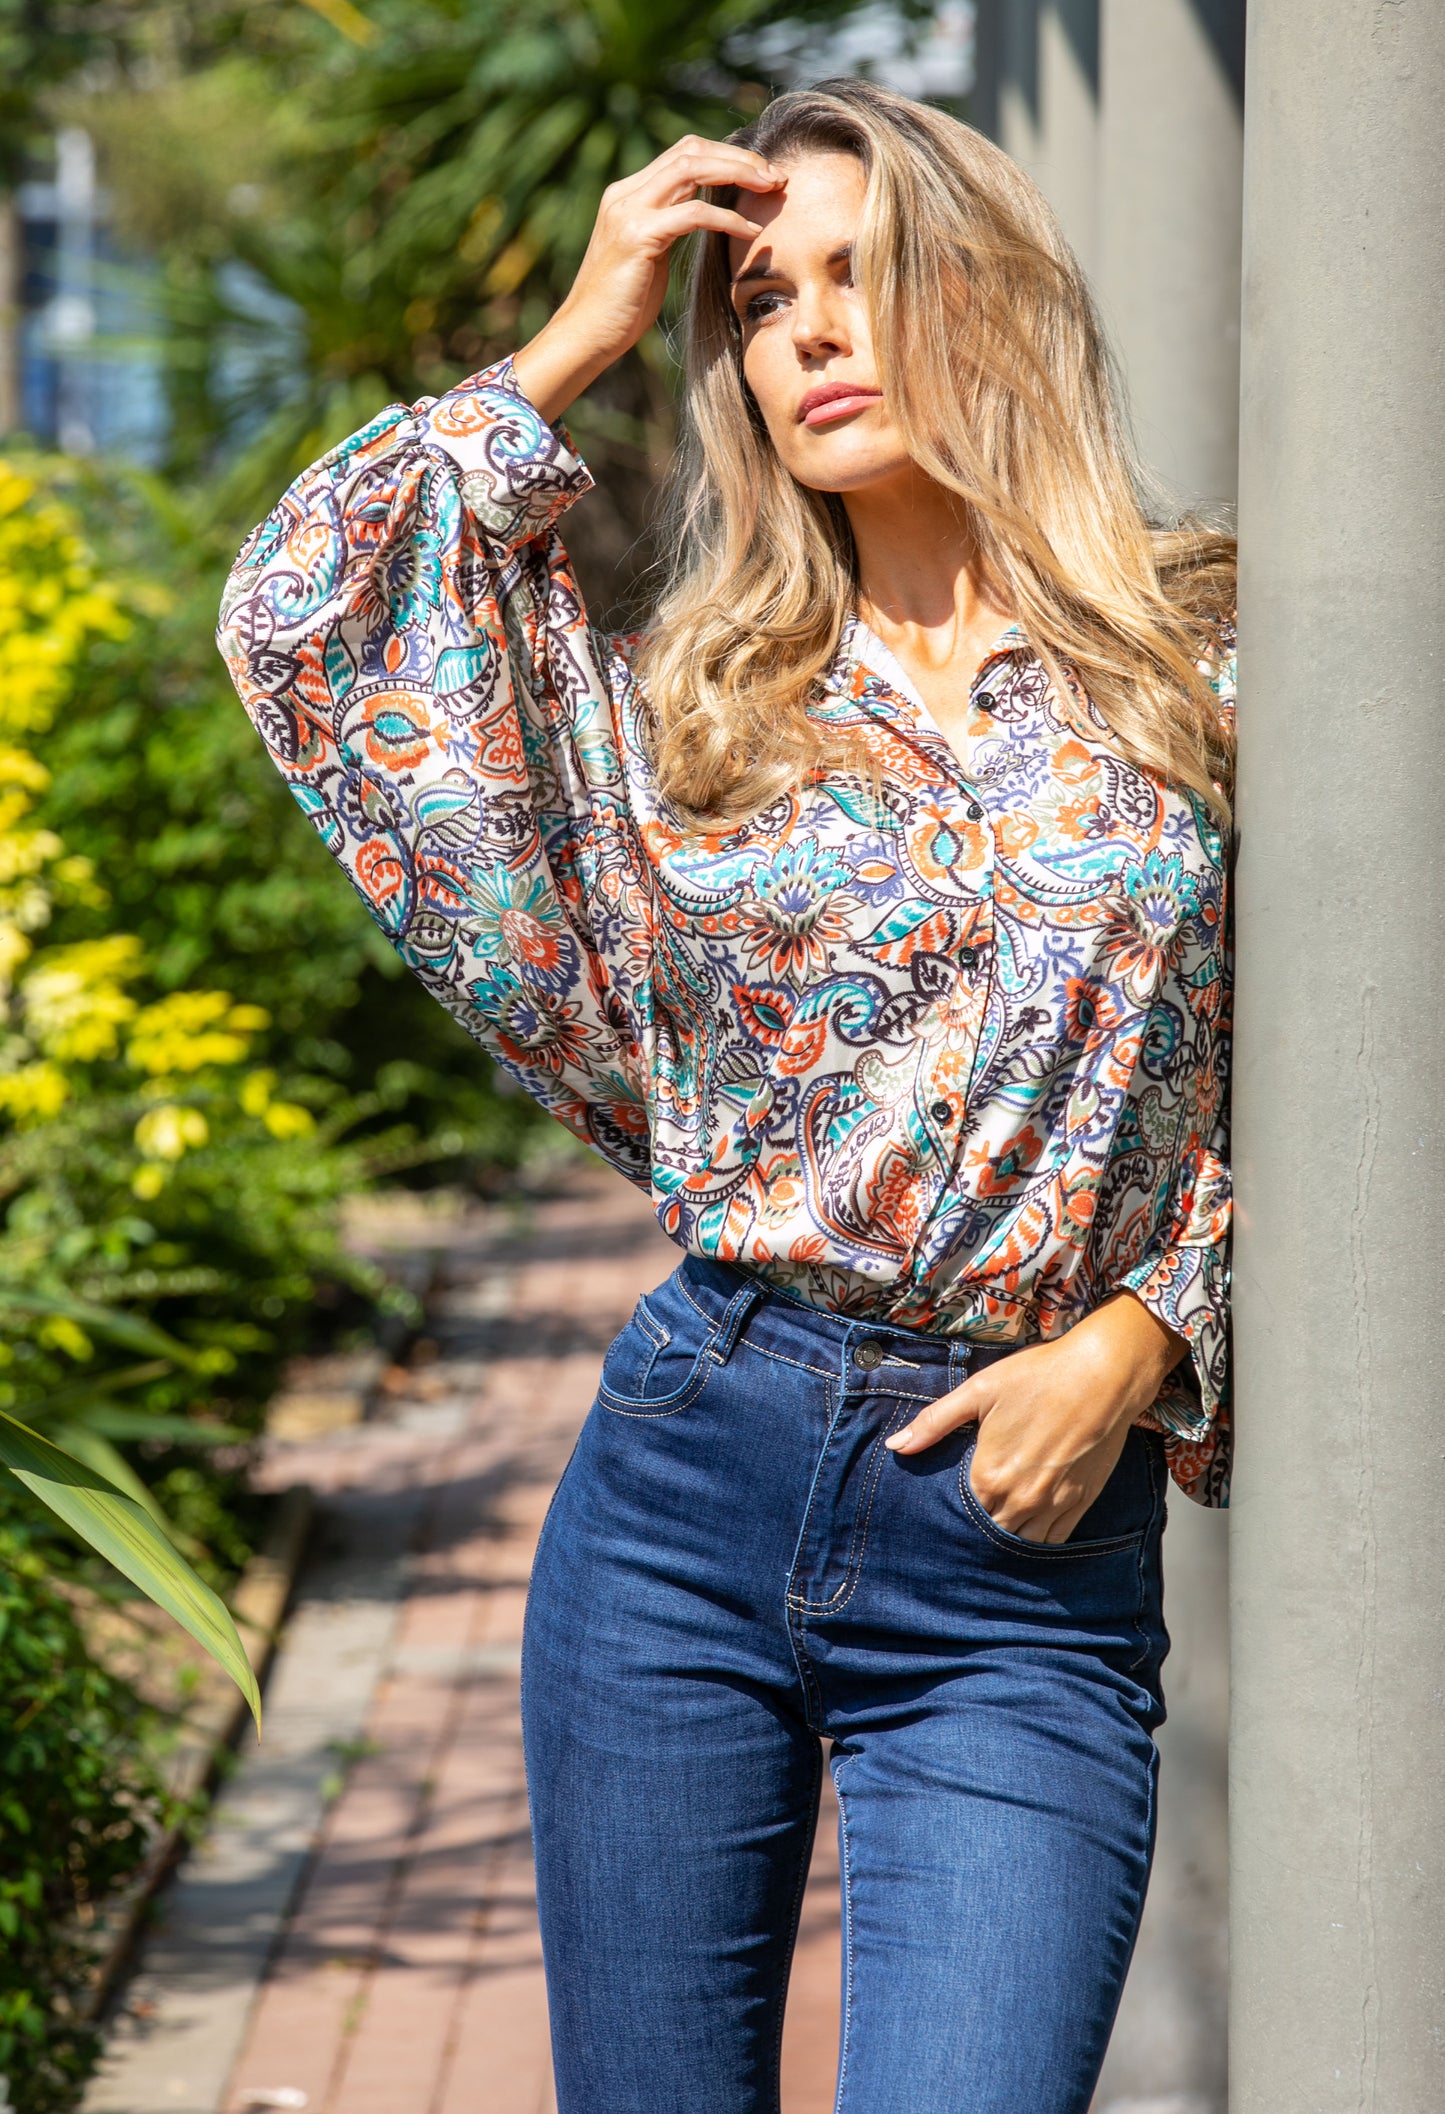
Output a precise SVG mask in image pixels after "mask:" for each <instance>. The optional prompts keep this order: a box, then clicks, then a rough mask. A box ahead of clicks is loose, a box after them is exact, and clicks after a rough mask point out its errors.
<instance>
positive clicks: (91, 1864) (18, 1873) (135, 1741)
mask: <svg viewBox="0 0 1445 2114" xmlns="http://www.w3.org/2000/svg"><path fill="white" fill-rule="evenodd" d="M145 1730H146V1728H145V1720H144V1713H143V1712H142V1711H141V1709H140V1707H139V1706H138V1705H137V1703H136V1701H135V1699H134V1697H133V1696H132V1695H131V1693H130V1691H129V1690H128V1689H127V1688H126V1687H125V1686H124V1684H122V1683H120V1682H117V1681H115V1680H112V1679H111V1678H110V1677H109V1676H108V1675H107V1674H105V1673H104V1672H102V1671H101V1670H100V1669H99V1668H98V1667H97V1666H96V1665H94V1664H93V1663H92V1661H91V1660H90V1658H89V1657H88V1656H87V1654H86V1650H85V1646H84V1643H83V1641H82V1639H81V1635H80V1632H79V1630H78V1628H77V1626H76V1622H75V1618H74V1615H73V1614H72V1612H71V1609H70V1607H69V1605H68V1604H67V1602H66V1600H65V1599H64V1598H63V1597H62V1596H61V1595H60V1593H58V1592H57V1591H56V1590H55V1587H54V1586H53V1585H52V1584H51V1583H49V1581H48V1580H47V1578H46V1576H45V1567H44V1565H43V1563H42V1562H41V1559H40V1557H39V1555H38V1554H37V1552H36V1550H35V1548H34V1547H33V1546H32V1542H31V1532H30V1529H29V1526H28V1523H27V1522H26V1521H25V1520H23V1519H21V1518H18V1517H16V1516H15V1514H14V1511H13V1508H12V1507H11V1506H10V1504H9V1502H8V1499H7V1497H6V1494H5V1492H4V1490H3V1489H0V2073H3V2074H4V2075H7V2076H8V2077H9V2079H10V2092H11V2097H12V2099H13V2101H14V2103H15V2105H16V2106H17V2107H18V2108H20V2109H22V2110H23V2114H63V2110H65V2109H68V2108H69V2107H71V2106H72V2105H73V2104H74V2099H75V2096H76V2092H77V2090H78V2087H79V2085H80V2084H81V2082H82V2081H83V2079H84V2078H85V2076H86V2075H87V2073H88V2071H89V2069H90V2066H91V2063H92V2060H93V2056H94V2039H95V2037H94V2035H93V2034H92V2033H91V2032H90V2031H89V2029H88V2028H87V2027H85V2026H84V2025H82V2024H81V2023H80V2021H79V2019H78V2018H77V2016H76V2013H75V2009H74V2005H75V2002H76V1999H77V1998H78V1997H79V1996H80V1994H81V1992H82V1990H83V1986H84V1981H85V1970H86V1962H87V1955H86V1952H85V1948H84V1944H83V1932H82V1930H81V1928H80V1927H79V1926H82V1925H83V1921H84V1919H85V1917H86V1916H87V1914H88V1912H89V1909H90V1905H91V1904H92V1903H94V1902H97V1901H100V1900H101V1899H103V1898H104V1896H105V1895H106V1894H108V1893H109V1892H110V1891H111V1890H112V1889H113V1888H114V1887H115V1886H117V1885H119V1884H120V1883H121V1882H122V1881H123V1880H124V1879H126V1878H127V1877H128V1876H129V1875H130V1874H131V1873H132V1872H133V1871H134V1870H135V1869H136V1867H137V1865H138V1864H139V1863H140V1862H141V1860H142V1858H143V1857H144V1855H145V1851H146V1846H147V1842H148V1840H149V1837H150V1833H151V1830H152V1829H153V1827H154V1826H155V1824H156V1822H157V1820H158V1818H159V1815H160V1808H161V1800H160V1794H159V1790H158V1787H157V1784H156V1782H155V1779H154V1777H153V1775H152V1774H151V1771H150V1769H149V1766H148V1764H147V1763H146V1761H145V1759H144V1749H145V1744H146V1742H145Z"/></svg>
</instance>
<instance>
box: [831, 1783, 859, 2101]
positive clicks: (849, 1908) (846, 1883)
mask: <svg viewBox="0 0 1445 2114" xmlns="http://www.w3.org/2000/svg"><path fill="white" fill-rule="evenodd" d="M856 1760H857V1756H856V1755H852V1754H845V1755H844V1757H843V1759H842V1761H841V1762H839V1764H838V1766H837V1768H836V1769H834V1771H833V1793H834V1796H835V1797H836V1799H837V1801H838V1838H839V1842H840V1844H841V1846H842V1852H843V1854H842V1857H841V1858H840V1859H839V1863H840V1864H841V1866H842V1879H843V2022H842V2032H841V2033H840V2034H839V2036H838V2093H837V2097H836V2098H835V2100H834V2102H833V2114H843V2093H844V2089H845V2087H846V2085H847V2082H848V2056H849V2053H850V2051H851V2046H852V2039H853V1857H852V1838H851V1836H850V1835H849V1833H848V1802H847V1800H846V1799H845V1798H844V1796H843V1771H844V1770H845V1769H846V1768H847V1766H848V1764H849V1763H850V1762H852V1761H856Z"/></svg>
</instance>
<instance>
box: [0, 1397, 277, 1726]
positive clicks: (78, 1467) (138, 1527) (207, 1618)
mask: <svg viewBox="0 0 1445 2114" xmlns="http://www.w3.org/2000/svg"><path fill="white" fill-rule="evenodd" d="M0 1465H3V1466H4V1467H6V1468H8V1469H9V1470H10V1471H11V1473H12V1474H13V1475H15V1476H17V1477H18V1478H19V1480H20V1481H21V1482H22V1483H23V1484H24V1485H25V1487H26V1489H27V1490H29V1491H30V1492H31V1493H32V1494H33V1495H34V1496H35V1497H38V1498H39V1499H40V1501H41V1503H42V1504H44V1505H48V1506H49V1507H50V1509H51V1511H52V1512H54V1513H55V1514H56V1515H57V1517H58V1518H60V1519H63V1520H64V1522H65V1524H66V1526H67V1527H69V1528H70V1529H71V1530H72V1531H73V1532H74V1533H76V1534H78V1535H80V1536H81V1537H82V1539H83V1540H85V1541H87V1542H89V1544H90V1546H91V1547H92V1548H93V1549H95V1550H97V1551H98V1552H99V1554H100V1555H102V1556H104V1557H105V1558H106V1560H107V1561H108V1562H109V1563H113V1564H114V1565H115V1568H116V1569H117V1570H118V1571H120V1572H122V1573H123V1574H124V1575H125V1577H127V1578H128V1579H129V1580H130V1581H131V1583H132V1585H137V1586H139V1587H140V1589H141V1591H142V1592H143V1593H144V1594H146V1595H147V1597H148V1598H149V1599H151V1600H153V1601H154V1602H155V1603H156V1606H157V1607H161V1608H164V1609H165V1611H166V1613H167V1614H168V1615H173V1616H174V1617H175V1619H176V1621H177V1622H179V1623H180V1625H181V1627H182V1629H185V1630H189V1631H190V1633H191V1635H192V1636H193V1637H194V1638H195V1640H196V1642H197V1643H198V1644H201V1645H204V1647H205V1649H206V1650H207V1651H208V1652H209V1653H210V1655H211V1657H212V1658H213V1659H214V1660H215V1661H216V1663H217V1665H218V1666H219V1667H221V1669H222V1671H223V1672H225V1673H227V1674H229V1675H230V1677H231V1679H232V1680H233V1681H234V1682H235V1684H236V1686H237V1688H239V1689H240V1691H241V1693H242V1695H243V1696H244V1697H245V1699H246V1701H247V1703H248V1704H249V1706H250V1710H251V1715H252V1716H253V1717H254V1718H255V1720H256V1726H257V1729H258V1730H259V1729H260V1724H261V1693H260V1690H259V1689H258V1687H257V1685H256V1676H255V1674H254V1672H253V1671H252V1668H251V1662H250V1660H249V1659H248V1658H247V1657H246V1652H245V1647H244V1646H243V1645H242V1643H241V1639H240V1637H239V1636H238V1635H237V1633H236V1625H235V1623H234V1622H233V1621H232V1620H231V1617H230V1615H229V1613H228V1612H227V1609H226V1607H225V1604H224V1602H222V1601H221V1600H219V1599H218V1598H217V1596H216V1595H215V1594H214V1593H213V1592H212V1591H211V1589H210V1587H209V1586H208V1585H206V1584H205V1583H204V1582H203V1580H201V1579H199V1578H198V1577H197V1576H196V1574H195V1572H194V1571H193V1570H192V1569H191V1567H190V1565H189V1564H188V1563H187V1562H186V1560H185V1558H184V1557H183V1556H180V1555H178V1554H177V1552H176V1551H175V1550H174V1549H173V1548H172V1547H171V1545H170V1543H169V1542H168V1541H167V1540H166V1538H165V1536H164V1535H163V1534H162V1533H161V1531H160V1529H159V1527H157V1526H156V1524H155V1522H154V1521H153V1520H152V1519H151V1517H150V1515H149V1513H148V1512H147V1511H146V1510H145V1508H144V1507H143V1506H141V1505H138V1504H137V1503H136V1501H135V1499H134V1498H130V1497H127V1496H125V1494H124V1493H123V1492H122V1491H119V1490H117V1489H116V1487H115V1485H114V1484H113V1483H109V1482H107V1481H106V1479H105V1477H104V1476H102V1475H98V1474H97V1473H96V1472H95V1470H94V1469H93V1468H87V1467H86V1466H85V1465H84V1464H83V1463H82V1462H80V1461H77V1460H76V1459H75V1457H74V1456H73V1455H72V1454H68V1453H63V1452H62V1451H61V1449H60V1448H59V1447H58V1446H52V1445H51V1443H50V1441H49V1440H48V1439H43V1438H41V1436H40V1434H39V1432H36V1431H31V1430H30V1428H29V1427H28V1426H27V1425H25V1424H17V1423H16V1421H15V1419H14V1418H13V1417H7V1416H6V1415H5V1413H4V1411H3V1410H0Z"/></svg>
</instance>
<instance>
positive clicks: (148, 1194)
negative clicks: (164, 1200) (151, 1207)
mask: <svg viewBox="0 0 1445 2114" xmlns="http://www.w3.org/2000/svg"><path fill="white" fill-rule="evenodd" d="M168 1176H169V1169H168V1168H165V1167H158V1166H157V1165H156V1163H155V1161H154V1160H147V1161H145V1162H144V1164H143V1165H142V1166H140V1167H137V1169H136V1171H135V1173H134V1174H133V1175H132V1176H131V1178H130V1186H131V1188H132V1190H133V1191H134V1192H135V1194H136V1195H137V1196H138V1197H139V1198H140V1199H141V1201H142V1203H145V1204H149V1203H151V1202H152V1201H153V1200H154V1198H156V1197H158V1196H159V1195H160V1193H161V1191H162V1190H163V1189H164V1188H165V1186H166V1181H167V1179H168Z"/></svg>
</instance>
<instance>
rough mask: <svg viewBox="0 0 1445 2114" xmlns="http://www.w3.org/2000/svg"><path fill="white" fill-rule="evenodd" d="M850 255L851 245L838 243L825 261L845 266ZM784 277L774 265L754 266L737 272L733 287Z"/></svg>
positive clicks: (849, 243)
mask: <svg viewBox="0 0 1445 2114" xmlns="http://www.w3.org/2000/svg"><path fill="white" fill-rule="evenodd" d="M852 254H853V245H852V243H851V242H840V243H839V245H838V247H837V249H835V250H833V251H832V252H831V253H830V255H829V256H828V258H827V260H826V261H827V262H828V263H829V264H846V263H847V262H848V260H849V258H850V257H851V256H852ZM786 276H787V274H786V273H784V272H780V271H779V270H778V269H777V267H776V266H775V265H766V264H755V265H754V266H753V267H752V270H751V271H746V272H739V273H738V275H737V277H736V278H735V279H734V281H733V285H734V286H748V285H751V283H752V281H753V280H754V279H782V278H785V277H786Z"/></svg>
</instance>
